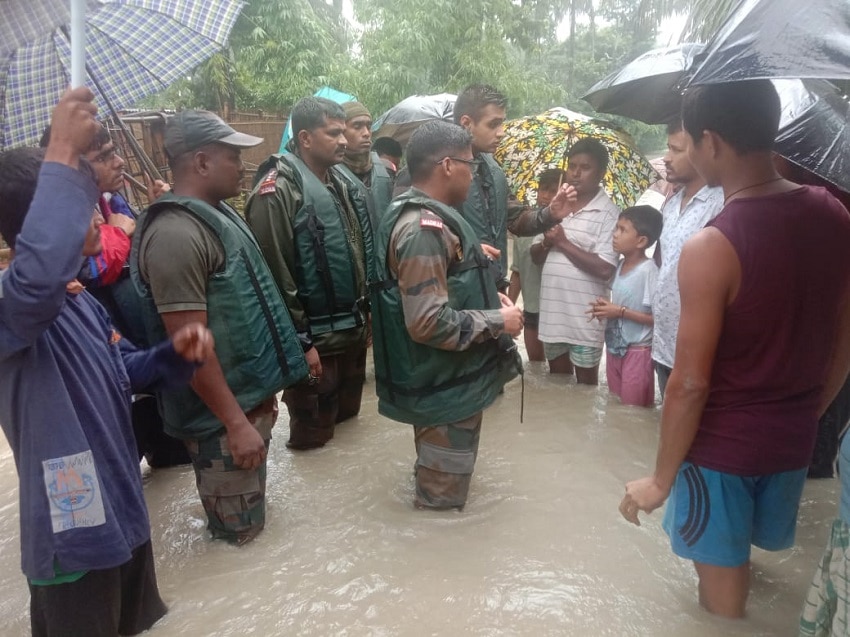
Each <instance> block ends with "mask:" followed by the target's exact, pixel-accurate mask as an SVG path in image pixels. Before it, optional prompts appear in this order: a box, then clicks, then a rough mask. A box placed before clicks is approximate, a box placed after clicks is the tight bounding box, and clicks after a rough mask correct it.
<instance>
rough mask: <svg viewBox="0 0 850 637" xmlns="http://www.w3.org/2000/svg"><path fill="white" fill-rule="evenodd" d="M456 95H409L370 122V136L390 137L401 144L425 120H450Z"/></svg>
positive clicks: (405, 141)
mask: <svg viewBox="0 0 850 637" xmlns="http://www.w3.org/2000/svg"><path fill="white" fill-rule="evenodd" d="M456 99H457V96H456V95H453V94H451V93H440V94H438V95H411V96H410V97H408V98H405V99H403V100H402V101H401V102H399V103H398V104H396V105H395V106H393V107H392V108H391V109H390V110H388V111H387V112H386V113H384V114H383V115H381V116H380V117H379V118H378V119H377V121H376V122H375V123H374V124H372V138H373V139H377V138H378V137H392V138H393V139H394V140H396V141H397V142H398V143H399V144H401V145H402V146H405V145H406V144H407V140H409V139H410V136H411V135H412V134H413V131H415V130H416V129H417V128H419V126H420V125H421V124H423V123H425V122H427V121H430V120H434V119H441V120H444V121H446V122H451V121H452V114H453V113H454V105H455V100H456Z"/></svg>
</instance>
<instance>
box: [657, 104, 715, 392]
mask: <svg viewBox="0 0 850 637" xmlns="http://www.w3.org/2000/svg"><path fill="white" fill-rule="evenodd" d="M664 167H665V168H666V169H667V174H666V179H667V181H668V182H669V183H671V184H673V185H674V186H676V187H677V188H678V190H676V193H675V194H674V195H673V196H671V197H670V198H669V199H668V200H667V201H666V202H664V205H663V206H662V208H661V214H662V215H663V217H664V229H663V230H662V231H661V238H660V239H659V240H658V249H657V251H656V256H658V255H660V260H659V259H656V263H658V264H659V268H658V282H657V284H656V288H655V295H654V297H653V301H652V318H653V320H654V324H653V328H652V360H653V362H654V363H655V373H656V374H657V375H658V388H659V390H660V391H661V398H662V399H663V398H664V393H665V391H666V389H667V380H668V379H669V378H670V372H671V371H672V369H673V361H674V360H675V358H676V334H677V333H678V329H679V312H680V303H679V278H678V276H677V272H678V266H679V255H680V254H681V253H682V247H683V246H684V245H685V242H686V241H687V240H688V239H690V238H691V237H692V236H693V235H694V234H696V233H697V232H699V231H700V230H702V228H703V227H704V226H705V224H706V223H708V222H709V221H711V220H712V219H714V218H715V217H716V216H717V215H718V213H719V212H720V210H721V209H722V208H723V189H722V188H720V187H719V186H713V187H712V186H709V185H707V184H706V183H705V180H704V179H703V178H702V177H701V176H700V174H699V173H698V172H697V171H696V169H695V168H694V167H693V165H692V164H691V162H690V160H689V159H688V135H687V133H685V131H684V130H683V129H682V122H681V120H679V121H677V122H676V123H675V124H670V125H669V126H668V127H667V153H666V154H665V155H664Z"/></svg>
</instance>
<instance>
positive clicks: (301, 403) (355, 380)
mask: <svg viewBox="0 0 850 637" xmlns="http://www.w3.org/2000/svg"><path fill="white" fill-rule="evenodd" d="M320 359H321V361H322V376H321V378H320V379H319V382H318V383H316V384H315V385H310V384H309V383H307V382H306V381H303V382H302V383H300V384H299V385H298V386H296V387H290V388H289V389H287V390H286V391H284V392H283V402H285V403H286V407H287V409H289V441H288V442H287V443H286V446H287V447H289V448H290V449H313V448H315V447H321V446H322V445H324V444H325V443H327V442H328V441H329V440H330V439H331V438H333V436H334V428H335V426H336V425H337V424H338V423H341V422H342V421H344V420H348V419H349V418H353V417H354V416H356V415H357V414H359V413H360V402H361V400H362V397H363V383H364V382H365V380H366V348H365V347H363V346H362V345H355V346H354V347H352V348H351V350H349V351H346V352H342V353H340V354H330V355H328V356H321V357H320Z"/></svg>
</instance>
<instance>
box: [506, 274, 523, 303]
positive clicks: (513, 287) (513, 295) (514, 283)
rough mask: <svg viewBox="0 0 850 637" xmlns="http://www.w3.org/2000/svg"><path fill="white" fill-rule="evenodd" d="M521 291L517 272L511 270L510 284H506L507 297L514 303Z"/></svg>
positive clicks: (520, 282)
mask: <svg viewBox="0 0 850 637" xmlns="http://www.w3.org/2000/svg"><path fill="white" fill-rule="evenodd" d="M521 291H522V281H521V280H520V278H519V272H517V271H516V270H513V271H512V272H511V280H510V285H508V298H509V299H510V300H511V303H516V300H517V299H518V298H519V293H520V292H521Z"/></svg>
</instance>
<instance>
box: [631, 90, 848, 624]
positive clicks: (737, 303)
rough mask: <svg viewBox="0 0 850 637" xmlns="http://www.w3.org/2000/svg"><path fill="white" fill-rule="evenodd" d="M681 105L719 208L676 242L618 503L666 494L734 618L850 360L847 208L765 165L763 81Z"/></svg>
mask: <svg viewBox="0 0 850 637" xmlns="http://www.w3.org/2000/svg"><path fill="white" fill-rule="evenodd" d="M682 119H683V124H684V128H685V130H686V132H687V133H688V137H689V150H688V154H689V158H690V160H691V162H692V163H693V165H694V167H695V168H696V169H697V171H698V172H699V173H700V174H701V175H702V177H703V178H704V179H705V180H706V182H707V183H708V184H709V185H712V186H714V185H719V186H722V187H723V191H724V196H725V202H724V209H723V211H722V212H721V213H720V214H719V215H718V216H717V217H716V218H715V219H714V220H713V221H711V222H710V223H709V224H708V225H707V226H706V228H705V229H703V230H701V231H700V232H698V233H697V234H696V235H694V237H692V238H691V239H690V240H689V241H688V242H687V243H686V244H685V247H684V249H683V250H682V254H681V258H680V261H679V288H680V296H681V302H682V314H681V321H680V324H679V334H678V341H677V345H676V358H675V364H674V366H673V373H672V375H671V376H670V381H669V385H668V387H667V393H666V396H665V400H664V410H663V414H662V417H661V440H660V442H659V447H658V455H657V459H656V467H655V473H654V474H653V475H652V476H649V477H646V478H643V479H641V480H635V481H633V482H629V483H628V484H627V485H626V495H625V497H624V498H623V501H622V503H621V504H620V512H621V513H622V514H623V516H624V517H625V518H626V519H627V520H629V521H631V522H633V523H635V524H639V521H638V512H639V511H644V512H646V513H649V512H651V511H653V510H654V509H656V508H658V507H659V506H661V504H663V503H664V501H665V500H667V501H668V503H667V510H666V512H665V519H664V528H665V531H667V533H668V535H669V536H670V540H671V544H672V548H673V552H674V553H676V554H677V555H679V556H681V557H684V558H687V559H691V560H693V561H694V565H695V566H696V570H697V574H698V576H699V598H700V603H701V604H702V605H703V606H705V608H707V609H708V610H709V611H710V612H712V613H716V614H718V615H723V616H727V617H741V616H743V614H744V609H745V605H746V600H747V594H748V592H749V582H750V549H751V546H752V545H755V546H758V547H760V548H763V549H766V550H781V549H785V548H788V547H790V546H791V545H792V544H793V542H794V529H795V527H796V518H797V508H798V505H799V501H800V496H801V493H802V489H803V484H804V482H805V478H806V468H807V467H808V465H809V461H810V459H811V456H812V449H813V446H814V441H815V435H816V431H817V421H818V417H819V416H820V414H822V413H823V411H824V410H825V409H826V407H827V406H828V405H829V403H830V402H831V400H832V399H833V397H834V396H835V394H836V393H837V392H838V389H839V388H840V387H841V385H842V383H843V382H844V379H845V378H846V377H847V373H848V369H850V250H848V248H847V246H848V245H850V215H848V213H847V211H846V210H845V208H844V207H843V206H842V205H841V204H840V203H839V202H838V201H837V200H836V199H835V198H834V197H832V195H830V194H829V193H828V192H826V190H824V189H822V188H817V187H811V186H799V185H797V184H795V183H793V182H790V181H787V180H785V179H783V178H782V177H781V176H780V175H779V174H778V173H777V172H776V171H775V169H774V167H773V164H772V162H771V149H772V147H773V140H774V138H775V136H776V132H777V129H778V124H779V98H778V96H777V94H776V91H775V90H774V88H773V85H772V84H771V83H770V82H768V81H761V80H760V81H748V82H735V83H732V84H719V85H709V86H704V87H698V88H696V89H694V90H692V91H689V93H688V94H687V95H686V96H685V100H684V104H683V108H682ZM668 496H669V499H668Z"/></svg>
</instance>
